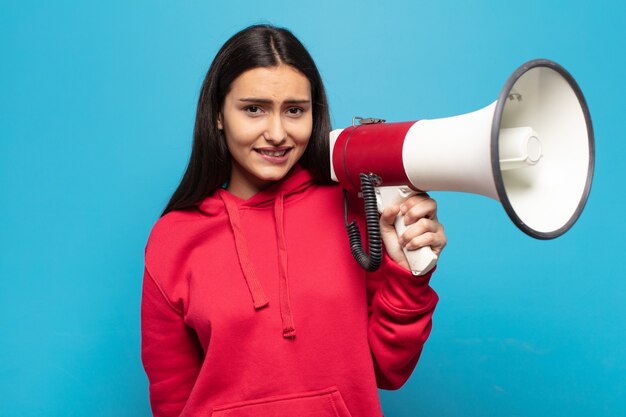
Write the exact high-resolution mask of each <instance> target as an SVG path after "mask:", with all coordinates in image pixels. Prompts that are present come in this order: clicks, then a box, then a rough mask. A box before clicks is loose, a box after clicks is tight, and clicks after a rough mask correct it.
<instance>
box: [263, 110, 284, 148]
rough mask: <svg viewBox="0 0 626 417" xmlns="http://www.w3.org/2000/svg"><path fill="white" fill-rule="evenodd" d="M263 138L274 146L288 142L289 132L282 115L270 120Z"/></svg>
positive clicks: (274, 116)
mask: <svg viewBox="0 0 626 417" xmlns="http://www.w3.org/2000/svg"><path fill="white" fill-rule="evenodd" d="M263 136H264V138H265V140H266V141H267V142H269V143H271V144H272V145H280V144H282V143H284V142H285V141H286V140H287V131H286V130H285V126H284V125H283V120H282V117H281V116H280V115H273V116H272V117H270V118H268V125H267V128H266V130H265V134H264V135H263Z"/></svg>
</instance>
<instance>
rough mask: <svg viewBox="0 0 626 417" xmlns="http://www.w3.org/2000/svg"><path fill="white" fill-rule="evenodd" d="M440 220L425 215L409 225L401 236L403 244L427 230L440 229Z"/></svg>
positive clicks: (400, 239)
mask: <svg viewBox="0 0 626 417" xmlns="http://www.w3.org/2000/svg"><path fill="white" fill-rule="evenodd" d="M439 226H440V225H439V222H437V221H434V220H430V219H427V218H425V217H423V218H421V219H419V220H418V221H417V222H415V223H413V224H411V225H410V226H408V228H407V229H406V230H405V231H404V233H402V235H401V236H400V237H399V239H398V240H399V241H400V244H401V245H405V244H406V243H408V242H409V241H410V240H411V239H413V238H415V237H417V236H419V235H422V234H424V233H427V232H433V233H436V232H437V231H438V230H439Z"/></svg>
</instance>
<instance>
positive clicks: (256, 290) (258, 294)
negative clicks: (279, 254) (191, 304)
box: [222, 198, 269, 310]
mask: <svg viewBox="0 0 626 417" xmlns="http://www.w3.org/2000/svg"><path fill="white" fill-rule="evenodd" d="M222 200H223V201H224V206H226V211H227V212H228V218H229V220H230V226H231V227H232V229H233V235H234V236H235V247H236V249H237V257H238V258H239V265H240V266H241V271H242V272H243V277H244V279H245V280H246V284H247V285H248V290H249V291H250V295H251V296H252V303H253V304H254V308H255V310H259V309H261V308H263V307H266V306H267V305H268V304H269V301H268V300H267V297H266V296H265V292H264V291H263V287H262V286H261V283H260V282H259V280H258V279H257V277H256V272H255V271H254V267H253V266H252V262H250V256H249V255H248V247H247V246H246V240H245V237H244V233H243V231H242V230H241V219H240V218H239V209H238V208H237V205H236V204H235V203H233V202H231V201H228V199H227V198H222Z"/></svg>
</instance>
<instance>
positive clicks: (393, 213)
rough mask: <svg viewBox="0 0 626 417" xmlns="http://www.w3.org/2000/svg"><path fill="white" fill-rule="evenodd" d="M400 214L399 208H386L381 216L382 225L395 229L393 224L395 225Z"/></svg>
mask: <svg viewBox="0 0 626 417" xmlns="http://www.w3.org/2000/svg"><path fill="white" fill-rule="evenodd" d="M399 212H400V207H399V206H391V207H386V208H385V209H384V210H383V212H382V213H381V214H380V222H381V225H386V226H391V227H393V224H394V223H395V221H396V217H397V216H398V213H399Z"/></svg>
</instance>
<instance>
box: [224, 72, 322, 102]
mask: <svg viewBox="0 0 626 417" xmlns="http://www.w3.org/2000/svg"><path fill="white" fill-rule="evenodd" d="M228 95H230V96H233V98H235V99H237V98H243V97H254V98H271V99H274V100H280V99H284V98H289V99H307V100H310V99H311V85H310V83H309V80H308V79H307V78H306V77H305V76H304V74H302V73H301V72H300V71H298V70H297V69H295V68H294V67H291V66H289V65H279V66H277V67H258V68H253V69H250V70H247V71H245V72H244V73H242V74H241V75H240V76H239V77H237V78H235V81H233V83H232V84H231V86H230V92H229V93H228Z"/></svg>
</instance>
